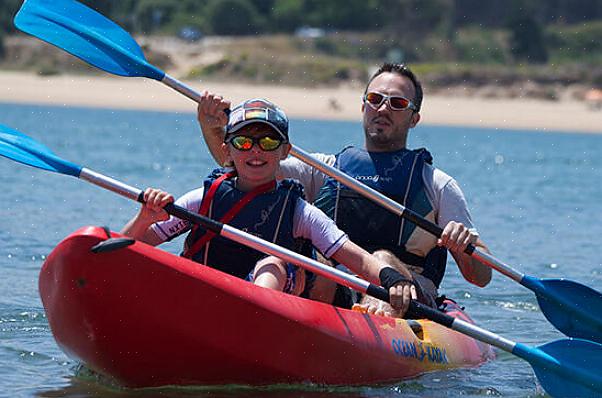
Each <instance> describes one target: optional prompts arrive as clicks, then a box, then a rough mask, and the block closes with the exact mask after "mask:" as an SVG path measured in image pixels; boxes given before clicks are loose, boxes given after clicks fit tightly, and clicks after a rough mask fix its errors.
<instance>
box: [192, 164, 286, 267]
mask: <svg viewBox="0 0 602 398" xmlns="http://www.w3.org/2000/svg"><path fill="white" fill-rule="evenodd" d="M235 176H236V172H235V171H231V172H229V173H226V174H224V175H222V176H220V177H219V178H217V179H216V180H215V181H213V183H212V184H211V187H209V190H208V192H207V195H205V196H204V197H203V201H202V203H201V207H200V209H199V214H201V215H202V216H207V215H208V214H209V208H210V206H211V203H212V202H213V198H214V196H215V192H216V191H217V189H218V188H219V186H220V185H221V184H222V183H223V182H224V181H225V180H227V179H229V178H233V177H235ZM274 188H276V180H272V181H270V182H267V183H265V184H262V185H260V186H258V187H256V188H254V189H253V190H252V191H249V192H247V193H246V194H245V195H244V196H243V197H242V198H240V200H239V201H238V202H236V204H235V205H234V206H232V207H231V208H230V209H229V210H228V211H227V212H226V214H224V216H223V217H222V218H221V219H220V220H219V221H220V222H221V223H223V224H227V223H228V222H230V221H232V219H233V218H234V217H235V216H236V215H237V214H238V213H240V211H241V210H242V209H243V208H244V207H245V206H246V205H247V204H249V203H250V202H251V201H252V200H253V199H254V198H255V197H257V196H258V195H261V194H262V193H265V192H269V191H271V190H273V189H274ZM196 229H198V226H195V228H193V231H192V233H194V232H195V231H196ZM215 236H216V233H215V232H212V231H206V232H205V234H203V235H202V236H201V237H200V238H199V239H198V240H197V241H196V242H195V243H194V244H193V245H192V246H191V247H189V248H187V249H186V250H185V251H184V253H183V254H182V256H183V257H186V258H192V257H194V255H195V254H197V253H198V252H199V251H200V250H201V249H202V248H203V247H204V246H205V245H206V244H207V243H208V242H209V241H210V240H211V239H213V238H214V237H215Z"/></svg>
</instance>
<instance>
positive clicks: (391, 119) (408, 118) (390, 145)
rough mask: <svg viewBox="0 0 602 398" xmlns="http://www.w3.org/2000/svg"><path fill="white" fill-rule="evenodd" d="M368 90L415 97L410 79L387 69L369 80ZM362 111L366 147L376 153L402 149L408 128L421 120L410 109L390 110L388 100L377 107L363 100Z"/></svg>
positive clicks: (412, 98) (404, 145) (411, 98)
mask: <svg viewBox="0 0 602 398" xmlns="http://www.w3.org/2000/svg"><path fill="white" fill-rule="evenodd" d="M367 92H378V93H381V94H385V95H394V96H401V97H405V98H407V99H410V100H412V101H413V100H414V99H415V97H416V91H415V89H414V85H413V84H412V81H411V80H410V79H408V78H407V77H405V76H400V75H398V74H397V73H390V72H385V73H382V74H380V75H378V76H377V77H376V78H375V79H374V80H372V82H371V83H370V85H369V86H368V90H367ZM362 111H363V113H364V133H365V135H366V149H367V150H369V151H375V152H388V151H395V150H399V149H403V148H405V147H406V140H407V136H408V130H409V129H411V128H412V127H414V126H415V125H416V124H417V123H418V121H419V120H420V115H419V114H418V113H414V112H413V111H412V110H410V109H406V110H398V111H394V110H391V108H390V106H389V104H388V101H384V102H383V103H382V104H381V105H380V107H378V109H374V107H372V106H371V105H370V104H367V103H364V104H363V105H362Z"/></svg>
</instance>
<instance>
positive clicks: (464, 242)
mask: <svg viewBox="0 0 602 398" xmlns="http://www.w3.org/2000/svg"><path fill="white" fill-rule="evenodd" d="M478 239H479V235H478V234H477V233H476V232H473V231H471V230H470V229H468V228H466V226H465V225H464V224H462V223H459V222H455V221H450V222H449V223H447V225H446V226H445V228H444V229H443V233H442V234H441V237H440V238H439V240H438V241H437V245H439V246H444V247H446V248H448V249H449V250H450V251H451V252H452V253H456V254H461V253H463V252H464V250H466V247H467V246H468V244H469V243H471V244H473V245H474V244H475V243H477V240H478Z"/></svg>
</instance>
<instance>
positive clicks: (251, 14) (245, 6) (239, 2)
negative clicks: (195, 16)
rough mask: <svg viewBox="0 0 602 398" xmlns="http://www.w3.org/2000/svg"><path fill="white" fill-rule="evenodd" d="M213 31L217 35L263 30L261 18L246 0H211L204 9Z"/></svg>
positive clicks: (250, 32)
mask: <svg viewBox="0 0 602 398" xmlns="http://www.w3.org/2000/svg"><path fill="white" fill-rule="evenodd" d="M205 14H206V17H207V20H208V21H210V24H211V28H212V31H213V33H215V34H218V35H247V34H257V33H259V32H262V31H264V29H261V28H260V27H261V26H262V23H261V21H262V19H261V16H260V15H259V14H258V12H257V10H256V9H255V7H254V6H253V3H251V2H250V1H248V0H213V1H211V2H210V3H209V4H207V8H206V9H205Z"/></svg>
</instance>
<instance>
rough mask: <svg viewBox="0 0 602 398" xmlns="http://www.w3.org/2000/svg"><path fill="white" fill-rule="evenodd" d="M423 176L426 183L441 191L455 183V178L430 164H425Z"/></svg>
mask: <svg viewBox="0 0 602 398" xmlns="http://www.w3.org/2000/svg"><path fill="white" fill-rule="evenodd" d="M422 176H423V179H424V181H425V183H427V184H430V185H431V186H432V187H433V188H435V189H437V190H441V189H443V188H444V187H445V186H446V185H447V184H449V183H450V182H451V181H455V180H454V178H453V177H452V176H450V175H449V174H447V173H446V172H445V171H443V170H441V169H439V168H437V167H435V166H433V165H432V164H428V163H425V164H424V168H423V171H422Z"/></svg>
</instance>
